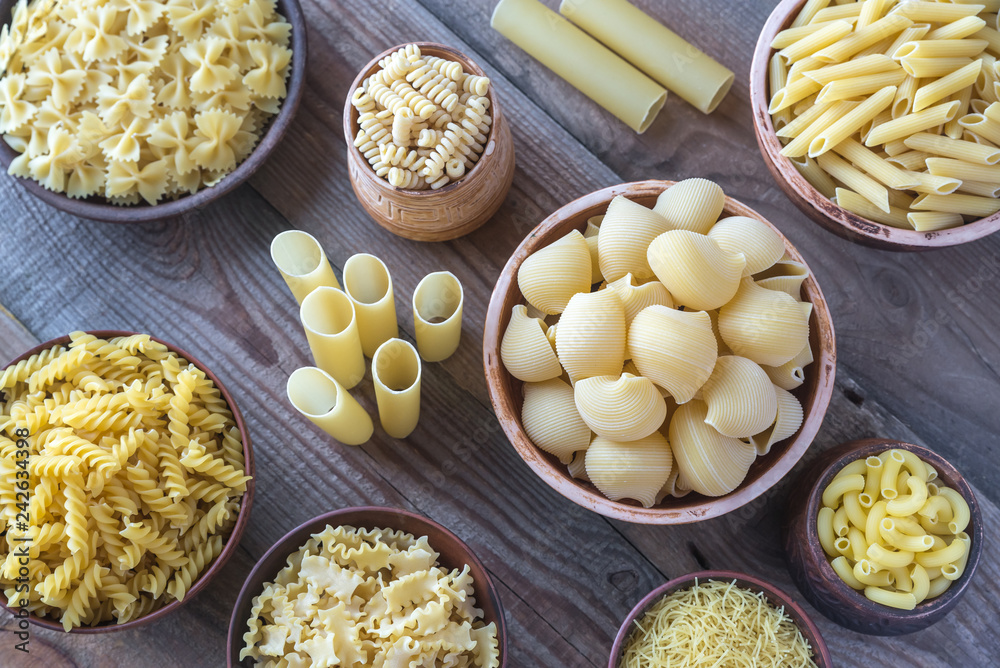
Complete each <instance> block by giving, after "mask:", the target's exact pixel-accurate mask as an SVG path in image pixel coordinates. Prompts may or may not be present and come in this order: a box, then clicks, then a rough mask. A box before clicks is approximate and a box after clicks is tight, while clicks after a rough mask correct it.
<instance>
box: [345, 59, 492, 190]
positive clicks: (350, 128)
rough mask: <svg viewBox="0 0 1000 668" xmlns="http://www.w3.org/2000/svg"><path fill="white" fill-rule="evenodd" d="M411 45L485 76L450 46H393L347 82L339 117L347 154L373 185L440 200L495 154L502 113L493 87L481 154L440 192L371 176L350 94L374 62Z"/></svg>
mask: <svg viewBox="0 0 1000 668" xmlns="http://www.w3.org/2000/svg"><path fill="white" fill-rule="evenodd" d="M411 44H416V45H417V46H418V47H420V50H421V52H423V51H424V50H425V49H430V50H431V51H438V52H441V54H443V55H442V56H440V57H445V58H447V59H448V60H452V61H455V62H458V63H461V64H462V67H463V69H465V70H466V71H467V72H468V73H469V74H475V75H476V76H481V77H484V76H486V71H485V70H483V68H482V67H480V65H479V64H478V63H477V62H476V61H475V60H473V59H472V58H471V57H469V56H468V55H466V54H465V53H464V52H462V51H459V50H458V49H456V48H455V47H453V46H448V45H447V44H442V43H440V42H421V41H415V42H404V43H402V44H397V45H396V46H393V47H390V48H388V49H386V50H384V51H382V52H381V53H379V54H377V55H376V56H375V57H374V58H372V59H371V60H369V61H368V63H367V64H366V65H364V66H363V67H362V68H361V69H360V70H359V71H358V75H357V76H356V77H355V78H354V81H353V82H351V87H350V89H349V90H348V91H347V96H346V97H345V99H344V117H343V120H344V141H345V142H346V143H347V151H348V153H350V154H351V155H352V156H353V157H354V158H355V159H356V160H357V161H358V164H359V165H360V166H361V168H362V169H366V170H368V173H369V174H371V175H372V177H374V179H375V180H376V181H378V182H380V183H382V184H384V187H385V188H386V189H388V190H390V191H393V192H397V193H404V194H406V195H407V196H408V197H413V198H416V199H419V198H424V199H429V198H433V197H437V196H440V195H442V194H444V193H450V192H451V191H453V190H456V189H458V188H461V187H462V186H463V185H465V184H467V183H469V182H470V181H471V180H473V179H475V178H478V177H479V175H480V174H482V173H483V172H484V171H485V170H483V169H480V166H481V165H482V164H483V163H484V161H486V160H489V159H490V157H491V156H492V155H493V154H494V153H495V152H496V151H490V150H489V142H490V141H493V140H494V139H495V137H496V133H495V132H494V131H495V129H496V128H497V126H498V125H499V123H500V121H499V117H501V116H502V111H501V110H500V108H499V103H498V101H497V96H496V95H495V90H494V87H493V85H492V84H491V85H490V88H489V90H488V91H487V92H486V97H487V98H489V100H490V116H492V118H493V123H492V124H491V125H490V134H489V135H488V136H487V137H486V140H487V141H486V144H485V146H484V150H483V153H482V155H481V156H480V157H479V160H477V161H476V164H475V165H473V167H472V169H471V170H470V171H469V172H468V173H466V174H464V175H463V176H462V177H461V178H460V179H459V180H457V181H451V182H449V183H447V184H445V185H444V186H442V187H441V188H438V189H437V190H430V189H428V190H413V189H411V188H397V187H396V186H394V185H392V184H391V183H389V181H388V180H386V179H384V178H382V177H381V176H377V175H376V174H375V172H374V171H373V170H372V169H371V165H370V164H368V161H367V160H366V159H365V156H364V155H362V153H361V151H360V150H359V149H358V147H357V146H355V145H354V138H355V136H356V133H357V130H358V129H359V128H358V125H357V117H358V116H360V114H358V113H357V109H355V108H354V105H353V104H351V96H352V95H353V94H354V91H355V90H357V89H358V88H359V87H360V86H361V82H362V81H364V80H365V79H366V78H367V77H369V76H371V73H373V72H372V71H373V70H374V69H375V68H377V67H378V61H380V60H382V59H383V58H385V57H386V56H389V55H391V54H393V53H395V52H396V51H399V50H400V49H401V48H403V47H406V46H409V45H411Z"/></svg>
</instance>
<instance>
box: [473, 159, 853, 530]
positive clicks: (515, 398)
mask: <svg viewBox="0 0 1000 668" xmlns="http://www.w3.org/2000/svg"><path fill="white" fill-rule="evenodd" d="M483 356H484V366H485V369H486V382H487V386H488V389H489V393H490V399H491V401H492V403H493V408H494V410H495V412H496V415H497V418H498V419H499V421H500V424H501V426H502V427H503V429H504V431H505V433H506V434H507V437H508V438H509V439H510V442H511V443H512V444H513V446H514V448H515V449H516V450H517V452H518V454H519V455H520V456H521V457H522V459H524V461H525V462H526V463H527V464H528V466H529V467H531V469H532V470H534V471H535V473H536V474H538V476H539V477H540V478H541V479H542V480H543V481H544V482H545V483H547V484H548V485H550V486H551V487H553V488H554V489H555V490H556V491H557V492H559V493H560V494H562V495H563V496H565V497H566V498H568V499H570V500H571V501H573V502H575V503H577V504H579V505H581V506H583V507H585V508H588V509H590V510H593V511H595V512H597V513H600V514H602V515H606V516H608V517H613V518H617V519H622V520H625V521H629V522H638V523H647V524H683V523H689V522H698V521H702V520H706V519H709V518H712V517H717V516H719V515H722V514H724V513H727V512H729V511H731V510H734V509H735V508H739V507H740V506H742V505H744V504H746V503H748V502H749V501H751V500H752V499H754V498H756V497H757V496H759V495H760V494H763V493H764V492H765V491H766V490H768V489H769V488H770V487H771V486H773V485H774V484H775V483H777V482H778V481H779V480H780V479H781V478H782V477H783V476H784V475H785V474H786V473H788V471H789V470H790V469H791V468H792V466H794V464H795V462H797V461H798V460H799V458H800V457H801V456H802V454H803V453H804V452H805V451H806V449H807V448H808V447H809V444H810V443H811V442H812V439H813V437H814V436H815V435H816V433H817V431H818V430H819V427H820V425H821V423H822V421H823V417H824V415H825V413H826V408H827V406H828V404H829V402H830V397H831V395H832V392H833V380H834V373H835V370H836V346H835V340H834V332H833V324H832V321H831V318H830V312H829V309H828V307H827V304H826V300H825V299H824V298H823V293H822V291H821V290H820V287H819V285H818V284H817V282H816V280H815V278H814V277H813V275H812V273H811V272H810V270H809V267H808V265H807V264H806V263H805V261H804V259H803V258H802V256H801V255H800V254H799V253H798V251H797V250H796V249H795V248H794V247H793V246H792V245H791V243H789V242H788V240H787V239H786V238H785V237H784V236H783V235H782V234H781V233H780V232H779V231H778V229H777V228H776V227H775V226H774V225H772V224H771V223H769V222H767V221H765V220H764V219H763V218H761V217H760V216H759V215H758V214H757V213H755V212H754V211H753V210H752V209H750V208H748V207H746V206H745V205H743V204H741V203H740V202H738V201H736V200H734V199H732V198H728V197H726V196H725V194H724V193H723V191H722V189H721V188H720V187H719V186H718V185H717V184H715V183H713V182H711V181H708V180H705V179H697V178H695V179H687V180H685V181H681V182H678V183H675V182H672V181H655V180H651V181H639V182H636V183H625V184H621V185H617V186H612V187H610V188H605V189H603V190H599V191H597V192H594V193H591V194H589V195H586V196H584V197H581V198H580V199H577V200H576V201H574V202H571V203H570V204H567V205H566V206H564V207H562V208H561V209H559V210H558V211H556V212H555V213H553V214H552V215H550V216H549V217H548V218H546V219H545V220H544V221H542V223H541V224H540V225H539V226H538V227H536V228H535V229H534V230H533V231H532V232H531V233H530V234H529V235H528V236H527V237H526V238H525V239H524V241H523V242H522V243H521V245H520V246H519V247H518V248H517V250H516V251H514V254H513V255H512V256H511V258H510V260H509V261H508V262H507V265H506V266H505V267H504V269H503V271H502V272H501V274H500V277H499V279H498V280H497V284H496V287H495V288H494V291H493V296H492V298H491V300H490V306H489V311H488V314H487V318H486V328H485V334H484V341H483Z"/></svg>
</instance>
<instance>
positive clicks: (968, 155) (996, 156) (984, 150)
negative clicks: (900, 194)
mask: <svg viewBox="0 0 1000 668" xmlns="http://www.w3.org/2000/svg"><path fill="white" fill-rule="evenodd" d="M904 143H905V144H906V145H907V147H909V148H912V149H913V150H915V151H922V152H926V153H928V154H931V153H933V154H934V155H937V156H941V157H943V158H952V159H954V160H961V161H963V162H966V163H972V164H978V165H997V164H1000V148H993V147H990V146H983V145H981V144H976V143H974V142H969V141H963V140H960V139H951V138H950V137H940V136H937V135H931V134H926V133H917V134H915V135H911V136H909V137H907V138H906V139H905V140H904Z"/></svg>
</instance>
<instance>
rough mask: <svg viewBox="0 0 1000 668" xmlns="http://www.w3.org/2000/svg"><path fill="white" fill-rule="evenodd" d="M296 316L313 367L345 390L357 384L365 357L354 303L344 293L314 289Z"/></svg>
mask: <svg viewBox="0 0 1000 668" xmlns="http://www.w3.org/2000/svg"><path fill="white" fill-rule="evenodd" d="M299 317H300V318H301V320H302V327H303V328H304V329H305V331H306V339H307V340H308V341H309V349H310V350H311V351H312V355H313V360H315V362H316V366H318V367H319V368H321V369H323V370H324V371H326V372H327V373H329V374H330V375H331V376H333V377H334V378H336V379H337V382H339V383H341V384H342V385H343V386H344V387H346V388H347V389H351V388H352V387H354V386H355V385H357V384H358V383H360V382H361V379H362V378H364V376H365V357H364V354H363V353H362V351H361V336H360V335H359V334H358V319H357V314H356V313H355V310H354V304H353V303H352V302H351V300H350V298H349V297H348V296H347V295H346V294H344V292H343V290H337V289H336V288H331V287H321V288H316V289H315V290H313V291H312V292H310V293H309V295H308V296H307V297H306V298H305V299H303V300H302V307H301V308H300V309H299Z"/></svg>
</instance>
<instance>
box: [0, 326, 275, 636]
mask: <svg viewBox="0 0 1000 668" xmlns="http://www.w3.org/2000/svg"><path fill="white" fill-rule="evenodd" d="M86 333H87V334H90V335H93V336H96V337H97V338H99V339H112V338H115V337H118V336H134V335H137V334H139V335H141V334H142V333H141V332H134V331H129V330H118V329H99V330H88V331H86ZM148 336H149V338H150V339H152V340H153V341H156V342H158V343H162V344H163V345H165V346H167V348H169V349H170V350H171V351H172V352H175V353H177V354H178V355H180V356H181V357H183V358H184V359H186V360H187V361H188V362H189V363H191V364H194V365H195V366H196V367H197V368H199V369H201V370H202V371H203V372H204V373H205V375H206V376H207V377H208V378H209V379H210V380H211V381H212V382H213V383H215V386H216V387H217V388H218V390H219V394H220V395H221V396H222V398H223V400H225V402H226V404H227V406H228V407H229V410H230V411H232V413H233V422H235V423H236V428H237V429H239V430H240V434H241V436H242V437H243V470H244V472H245V473H246V475H248V476H250V480H248V481H247V489H246V492H244V494H243V496H242V498H241V499H240V510H239V513H237V515H236V524H235V525H234V526H233V528H232V530H231V531H230V532H229V534H228V535H227V536H226V540H225V543H224V545H223V548H222V552H220V553H219V556H218V557H216V558H215V559H214V560H213V561H212V563H211V564H209V566H208V568H207V569H205V571H204V572H202V573H201V574H200V575H199V576H198V578H197V579H196V580H195V581H194V582H192V583H191V586H190V587H189V588H188V590H187V592H186V593H185V595H184V598H183V600H180V601H178V600H176V599H175V600H173V601H171V602H170V603H168V604H166V605H165V606H163V607H162V608H158V609H156V610H154V611H153V612H150V613H149V614H146V615H143V616H142V617H139V618H138V619H132V620H129V621H127V622H125V623H124V624H117V623H114V622H103V623H101V624H98V625H97V626H78V627H76V628H73V629H70V630H69V631H68V633H78V634H94V633H112V632H115V631H124V630H126V629H134V628H137V627H140V626H144V625H146V624H149V623H151V622H153V621H157V620H159V619H161V618H163V617H165V616H166V615H168V614H170V613H172V612H174V611H175V610H177V609H178V608H180V607H181V606H182V605H184V604H186V603H187V602H188V601H190V600H191V599H192V598H194V597H195V595H196V594H198V593H199V592H200V591H201V590H202V589H204V588H205V587H206V586H207V585H208V583H209V582H210V581H211V580H212V579H213V578H214V577H215V576H216V575H218V574H219V573H220V572H221V571H222V568H223V567H224V566H225V565H226V562H228V561H229V559H230V558H231V557H232V556H233V554H234V553H235V552H236V548H237V547H238V546H239V543H240V539H241V538H242V537H243V532H244V531H246V528H247V524H248V523H249V521H250V507H251V506H252V505H253V497H254V488H255V483H256V480H257V478H256V465H255V462H254V455H253V447H252V445H251V443H250V432H249V431H248V430H247V425H246V421H245V420H244V419H243V414H242V413H241V412H240V409H239V406H237V405H236V400H235V399H233V396H232V394H230V393H229V390H228V389H227V388H226V386H225V385H224V384H223V383H222V381H221V380H219V377H218V376H216V375H215V373H214V372H213V371H212V370H211V369H209V368H208V367H207V366H205V364H204V363H203V362H201V360H199V359H198V358H196V357H194V356H193V355H191V354H190V353H188V352H187V351H186V350H183V349H182V348H179V347H177V346H175V345H173V344H171V343H168V342H166V341H164V340H163V339H160V338H159V337H156V336H153V335H152V334H150V335H148ZM69 342H70V337H69V335H68V334H67V335H65V336H59V337H56V338H54V339H52V340H50V341H46V342H45V343H39V344H38V345H36V346H34V347H33V348H31V349H30V350H28V351H26V352H24V353H22V354H21V355H18V356H17V357H15V358H14V359H13V360H11V361H10V362H8V363H7V364H5V365H3V366H0V370H3V369H6V368H7V367H9V366H12V365H14V364H17V363H18V362H21V361H23V360H26V359H28V358H29V357H31V356H32V355H37V354H38V353H40V352H41V351H43V350H48V349H49V348H52V347H53V346H57V345H66V344H67V343H69ZM0 607H3V608H4V609H5V610H7V611H8V612H10V613H11V614H14V615H15V616H16V615H17V614H18V610H19V608H11V607H9V606H8V604H7V596H6V595H4V593H3V592H0ZM28 620H29V621H30V622H31V623H32V624H35V625H37V626H40V627H42V628H46V629H50V630H53V631H59V632H61V633H65V632H66V631H64V630H63V627H62V624H61V623H60V622H58V621H57V620H52V619H49V618H46V617H39V616H38V615H36V614H35V613H33V612H32V613H30V615H29V617H28Z"/></svg>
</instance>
